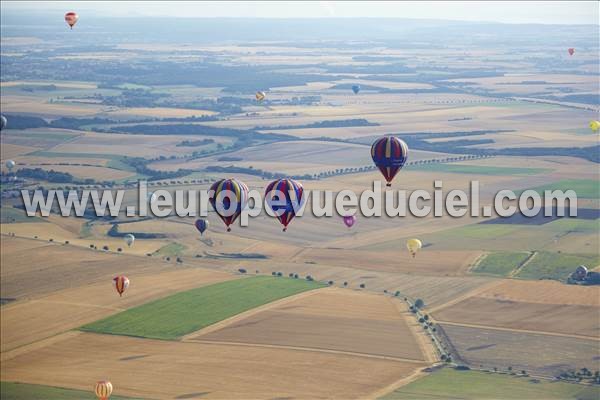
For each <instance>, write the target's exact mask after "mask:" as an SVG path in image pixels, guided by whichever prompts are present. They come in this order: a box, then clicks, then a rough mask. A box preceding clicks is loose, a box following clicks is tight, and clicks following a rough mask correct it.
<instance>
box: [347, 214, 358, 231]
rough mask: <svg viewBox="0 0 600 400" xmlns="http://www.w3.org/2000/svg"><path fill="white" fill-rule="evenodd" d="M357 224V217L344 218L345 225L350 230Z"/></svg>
mask: <svg viewBox="0 0 600 400" xmlns="http://www.w3.org/2000/svg"><path fill="white" fill-rule="evenodd" d="M355 222H356V215H347V216H345V217H344V224H345V225H346V226H347V227H348V228H352V226H353V225H354V223H355Z"/></svg>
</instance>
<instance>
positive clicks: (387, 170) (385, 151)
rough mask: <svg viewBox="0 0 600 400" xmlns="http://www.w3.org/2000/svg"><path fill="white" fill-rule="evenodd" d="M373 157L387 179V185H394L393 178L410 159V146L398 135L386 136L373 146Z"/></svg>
mask: <svg viewBox="0 0 600 400" xmlns="http://www.w3.org/2000/svg"><path fill="white" fill-rule="evenodd" d="M371 157H372V158H373V162H374V163H375V166H377V168H379V171H381V173H382V174H383V177H384V178H385V180H386V181H387V186H392V179H394V177H395V176H396V174H397V173H398V171H400V170H401V169H402V167H403V166H404V164H405V163H406V160H407V159H408V146H407V145H406V143H404V141H403V140H400V139H398V138H397V137H394V136H384V137H382V138H379V139H377V140H376V141H375V143H373V145H372V146H371Z"/></svg>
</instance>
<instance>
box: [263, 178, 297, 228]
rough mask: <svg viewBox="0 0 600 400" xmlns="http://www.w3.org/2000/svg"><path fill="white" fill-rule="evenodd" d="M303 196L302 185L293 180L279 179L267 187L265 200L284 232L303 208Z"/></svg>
mask: <svg viewBox="0 0 600 400" xmlns="http://www.w3.org/2000/svg"><path fill="white" fill-rule="evenodd" d="M303 194H304V188H303V187H302V184H301V183H300V182H297V181H295V180H293V179H278V180H276V181H273V182H271V183H269V185H268V186H267V189H266V190H265V200H266V202H267V204H268V205H269V207H270V208H271V210H273V212H274V213H275V215H276V216H277V219H278V220H279V222H280V223H281V225H283V231H284V232H285V231H286V230H287V226H288V224H289V223H290V222H291V221H292V219H294V217H295V216H296V210H298V209H299V208H300V207H301V205H302V199H303Z"/></svg>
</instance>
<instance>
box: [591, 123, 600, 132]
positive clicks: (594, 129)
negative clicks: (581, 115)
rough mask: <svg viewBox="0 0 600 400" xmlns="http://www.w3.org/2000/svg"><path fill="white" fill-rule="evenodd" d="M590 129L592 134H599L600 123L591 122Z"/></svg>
mask: <svg viewBox="0 0 600 400" xmlns="http://www.w3.org/2000/svg"><path fill="white" fill-rule="evenodd" d="M590 129H591V130H592V132H598V129H600V121H590Z"/></svg>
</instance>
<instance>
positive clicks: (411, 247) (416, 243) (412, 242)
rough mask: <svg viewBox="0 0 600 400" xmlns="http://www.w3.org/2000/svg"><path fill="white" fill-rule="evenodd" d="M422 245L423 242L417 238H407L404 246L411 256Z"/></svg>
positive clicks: (415, 253) (414, 254)
mask: <svg viewBox="0 0 600 400" xmlns="http://www.w3.org/2000/svg"><path fill="white" fill-rule="evenodd" d="M421 247H423V244H422V243H421V241H420V240H419V239H408V240H407V241H406V248H407V249H408V251H410V254H412V256H413V258H414V257H415V256H416V255H417V251H419V250H420V249H421Z"/></svg>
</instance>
